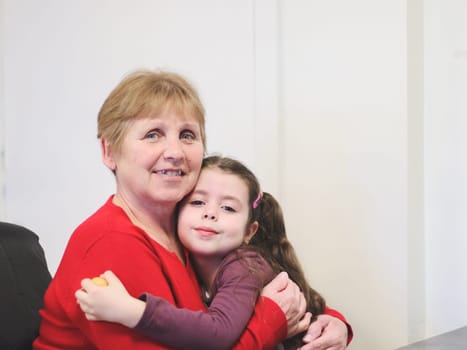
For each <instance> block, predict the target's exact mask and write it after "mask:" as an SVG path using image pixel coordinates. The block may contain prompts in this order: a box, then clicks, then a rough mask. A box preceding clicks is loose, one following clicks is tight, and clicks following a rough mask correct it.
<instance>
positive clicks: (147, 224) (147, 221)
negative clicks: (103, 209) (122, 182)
mask: <svg viewBox="0 0 467 350" xmlns="http://www.w3.org/2000/svg"><path fill="white" fill-rule="evenodd" d="M113 203H114V204H115V205H116V206H118V207H120V208H122V209H123V211H124V212H125V213H126V214H127V216H128V218H129V219H130V221H131V222H132V223H133V224H134V225H135V226H138V227H139V228H140V229H142V230H143V231H145V232H146V233H147V234H148V235H149V236H150V237H151V238H152V239H154V240H155V241H156V242H157V243H159V244H160V245H161V246H163V247H164V248H165V249H167V250H168V251H171V252H173V253H175V254H176V255H177V256H178V257H179V258H180V259H181V260H182V261H184V258H183V248H182V247H181V245H180V243H179V241H178V239H177V236H176V234H175V218H174V216H175V204H174V205H171V206H167V205H165V206H164V205H160V206H152V207H145V206H144V205H134V204H132V202H131V201H129V200H128V199H127V198H126V197H125V196H123V195H121V194H119V193H117V194H115V196H114V198H113Z"/></svg>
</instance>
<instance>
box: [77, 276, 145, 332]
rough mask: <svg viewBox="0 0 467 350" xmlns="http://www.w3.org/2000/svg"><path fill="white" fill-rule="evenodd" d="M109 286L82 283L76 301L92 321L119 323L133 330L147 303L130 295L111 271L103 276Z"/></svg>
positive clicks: (89, 281)
mask: <svg viewBox="0 0 467 350" xmlns="http://www.w3.org/2000/svg"><path fill="white" fill-rule="evenodd" d="M101 277H102V278H104V279H105V280H106V281H107V283H108V286H98V285H96V284H94V283H93V282H92V281H91V279H89V278H85V279H83V280H82V281H81V287H82V288H81V289H78V290H77V291H76V292H75V297H76V301H77V302H78V304H79V306H80V308H81V310H82V311H83V312H84V313H85V316H86V318H87V319H88V320H90V321H109V322H118V323H120V324H123V325H124V326H127V327H130V328H133V327H135V326H136V324H137V323H138V322H139V320H140V319H141V316H142V315H143V312H144V308H145V307H146V303H145V302H144V301H142V300H139V299H136V298H133V297H132V296H131V295H130V294H128V292H127V290H126V288H125V286H124V285H123V284H122V282H121V281H120V280H119V279H118V278H117V276H115V275H114V274H113V273H112V272H111V271H106V272H105V273H103V274H102V275H101Z"/></svg>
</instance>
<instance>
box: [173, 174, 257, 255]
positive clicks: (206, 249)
mask: <svg viewBox="0 0 467 350" xmlns="http://www.w3.org/2000/svg"><path fill="white" fill-rule="evenodd" d="M249 211H250V206H249V203H248V188H247V186H246V184H245V182H244V181H243V180H242V179H241V178H240V177H238V176H237V175H233V174H229V173H226V172H224V171H222V170H220V169H218V168H212V169H211V168H207V169H203V171H202V172H201V175H200V177H199V180H198V183H197V184H196V187H195V189H194V190H193V192H192V193H190V194H189V195H188V196H187V198H186V199H185V200H184V201H183V204H182V206H181V208H180V213H179V218H178V235H179V238H180V241H181V242H182V243H183V245H184V246H185V247H186V248H187V249H188V250H189V251H191V252H192V254H194V255H195V256H198V257H199V256H204V257H207V256H209V257H214V258H218V259H222V258H223V257H224V256H225V255H226V254H228V253H229V252H230V251H232V250H234V249H236V248H238V247H239V246H240V245H241V244H242V243H243V242H245V241H249V239H250V238H251V237H252V236H253V235H254V233H255V232H256V229H257V225H258V224H257V223H256V222H255V223H253V224H251V225H248V224H247V223H248V215H249Z"/></svg>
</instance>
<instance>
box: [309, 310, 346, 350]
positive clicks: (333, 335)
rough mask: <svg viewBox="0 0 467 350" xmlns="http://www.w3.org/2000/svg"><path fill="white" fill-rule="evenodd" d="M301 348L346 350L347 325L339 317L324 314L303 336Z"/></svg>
mask: <svg viewBox="0 0 467 350" xmlns="http://www.w3.org/2000/svg"><path fill="white" fill-rule="evenodd" d="M303 341H304V342H305V343H306V344H305V345H303V346H302V347H301V348H300V350H344V349H345V348H346V347H347V326H346V325H345V323H344V322H342V321H341V320H339V319H338V318H337V317H334V316H330V315H326V314H322V315H319V316H318V318H317V320H316V321H314V322H313V323H312V324H311V325H310V327H309V328H308V331H307V334H306V335H305V336H304V337H303Z"/></svg>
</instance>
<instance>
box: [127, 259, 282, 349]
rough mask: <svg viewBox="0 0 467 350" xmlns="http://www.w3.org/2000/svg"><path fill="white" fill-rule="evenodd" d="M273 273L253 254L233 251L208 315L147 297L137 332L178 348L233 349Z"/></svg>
mask: <svg viewBox="0 0 467 350" xmlns="http://www.w3.org/2000/svg"><path fill="white" fill-rule="evenodd" d="M273 276H274V274H273V271H272V269H271V267H270V266H269V264H268V263H267V262H266V261H265V260H264V258H263V257H261V255H259V254H258V253H256V252H254V251H248V250H245V251H241V252H232V253H230V254H229V255H227V256H226V257H225V258H224V260H223V261H222V263H221V266H220V267H219V270H218V272H217V275H216V278H215V282H214V288H213V290H212V291H211V294H210V298H209V297H208V296H207V295H203V298H204V300H205V302H206V305H208V310H207V312H202V311H191V310H187V309H181V308H177V307H176V306H174V305H172V304H170V303H169V302H167V301H166V300H164V299H162V298H158V297H156V296H153V295H151V294H144V295H143V296H142V299H146V308H145V311H144V313H143V316H142V318H141V320H140V321H139V323H138V324H137V326H136V327H135V329H136V330H138V331H141V332H143V333H144V334H146V335H147V336H149V337H151V338H153V339H155V340H156V341H158V342H161V343H165V344H167V345H169V346H173V347H175V348H177V349H203V350H208V349H213V350H221V349H231V348H232V346H233V345H234V344H235V341H236V340H237V339H238V338H239V337H240V335H241V334H242V332H243V330H244V329H245V327H246V325H247V323H248V321H249V319H250V317H251V315H252V314H253V310H254V308H255V303H256V300H257V297H258V294H259V291H260V290H261V289H262V287H263V286H264V285H265V284H266V283H268V282H269V281H270V280H271V279H272V278H273Z"/></svg>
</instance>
